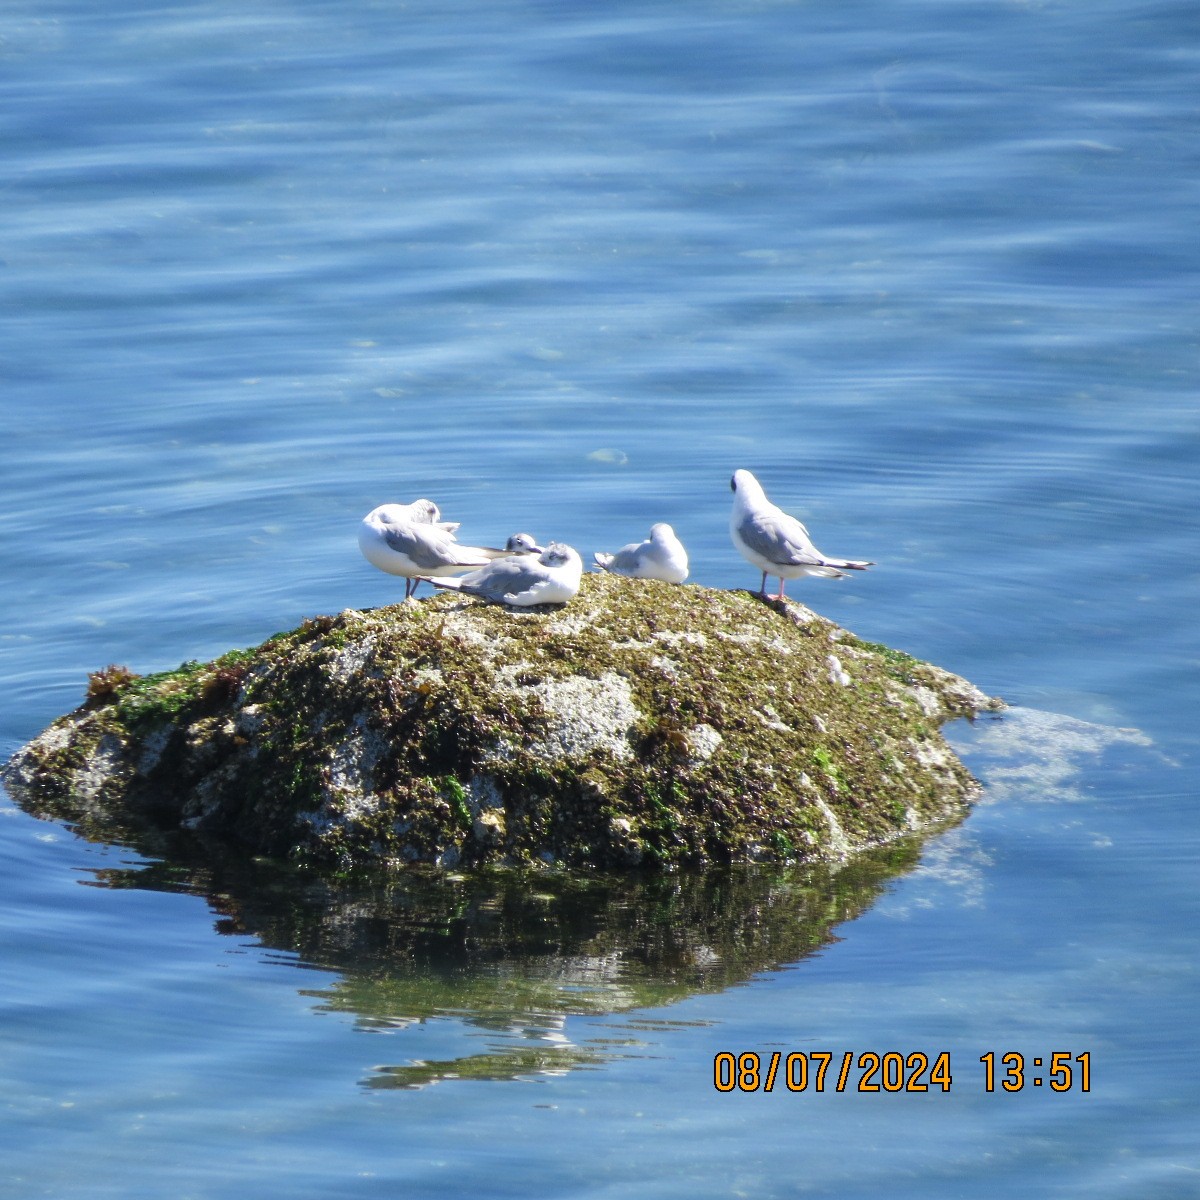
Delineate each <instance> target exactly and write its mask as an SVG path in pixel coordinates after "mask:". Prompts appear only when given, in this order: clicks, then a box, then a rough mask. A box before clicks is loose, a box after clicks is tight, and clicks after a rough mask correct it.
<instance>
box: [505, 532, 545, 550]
mask: <svg viewBox="0 0 1200 1200" xmlns="http://www.w3.org/2000/svg"><path fill="white" fill-rule="evenodd" d="M504 548H505V550H507V551H508V552H509V553H510V554H544V553H545V551H546V548H545V547H544V546H539V545H538V544H537V539H536V538H535V537H534V536H533V534H532V533H514V534H513V535H512V537H510V538H509V539H508V541H507V542H505V543H504Z"/></svg>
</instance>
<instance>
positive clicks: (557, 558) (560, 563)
mask: <svg viewBox="0 0 1200 1200" xmlns="http://www.w3.org/2000/svg"><path fill="white" fill-rule="evenodd" d="M578 558H579V555H578V554H576V553H575V551H574V550H572V549H571V547H570V546H568V545H566V544H565V543H564V542H551V543H550V544H549V545H548V546H547V547H546V548H545V550H543V551H542V554H541V557H540V558H539V559H538V562H540V563H541V564H542V566H543V567H565V566H566V565H567V563H569V562H571V561H572V560H573V559H576V560H577V559H578Z"/></svg>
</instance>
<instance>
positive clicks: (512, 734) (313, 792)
mask: <svg viewBox="0 0 1200 1200" xmlns="http://www.w3.org/2000/svg"><path fill="white" fill-rule="evenodd" d="M998 704H999V702H998V701H993V700H990V699H989V698H988V697H987V696H985V695H984V694H983V693H982V692H980V691H979V690H978V689H977V688H975V687H973V686H972V685H970V684H968V683H966V682H965V681H964V680H962V679H959V678H958V677H956V676H953V675H950V674H949V673H948V672H945V671H942V670H940V669H938V668H936V667H932V666H930V665H929V664H926V663H921V662H918V661H917V660H915V659H913V658H910V657H909V656H907V655H905V654H901V653H899V652H897V651H893V650H889V649H887V648H886V647H882V646H878V645H874V644H871V643H867V642H863V641H860V640H859V639H858V638H856V637H854V636H853V635H851V634H849V633H847V632H846V631H845V630H843V629H840V628H838V627H837V626H836V625H834V624H832V623H831V622H829V621H827V620H825V619H823V618H821V617H819V616H817V615H816V614H815V613H812V612H810V611H809V610H808V609H806V608H804V607H802V606H801V605H798V604H796V603H794V602H791V601H786V602H778V601H764V600H762V599H761V598H759V597H758V596H756V595H754V594H752V593H749V592H732V591H719V590H715V589H711V588H702V587H695V586H684V587H681V586H675V585H670V584H663V583H658V582H656V581H653V580H628V579H620V578H612V577H606V576H590V577H587V578H586V579H585V580H584V584H583V587H582V589H581V591H580V593H579V595H578V597H576V599H575V600H574V601H573V602H572V603H571V604H569V605H567V606H565V607H555V608H543V609H529V610H523V611H515V610H509V609H506V608H502V607H488V606H484V605H480V604H478V603H477V602H475V601H473V600H466V599H464V598H462V597H460V596H457V595H452V594H440V595H437V596H434V597H432V598H431V599H428V600H425V601H423V602H420V603H409V604H401V605H396V606H393V607H390V608H382V609H375V610H372V611H369V612H355V611H349V610H348V611H346V612H343V613H341V614H339V615H338V616H336V617H319V618H316V619H314V620H311V621H306V622H305V623H304V624H303V625H302V626H301V627H300V628H299V629H297V630H295V631H293V632H291V633H286V634H280V635H277V636H276V637H273V638H271V639H270V640H268V641H267V642H264V643H263V644H262V645H261V646H259V647H257V648H255V649H252V650H246V651H234V652H231V653H229V654H226V655H224V656H223V657H221V658H219V659H217V660H216V661H214V662H211V663H196V662H190V663H185V664H183V665H182V666H181V667H180V668H179V669H178V670H175V671H170V672H166V673H163V674H159V675H150V676H144V677H140V676H134V675H132V674H131V673H130V672H128V671H126V670H124V669H123V668H109V669H107V670H106V671H103V672H99V673H97V674H96V675H93V676H92V680H91V686H90V688H89V696H88V699H87V701H86V703H85V704H84V705H83V706H82V707H81V708H79V709H77V710H76V711H75V712H73V713H70V714H69V715H67V716H65V717H62V718H60V719H59V720H58V721H56V722H55V723H54V724H52V725H51V726H50V727H49V728H48V729H47V730H45V731H44V732H43V733H42V734H40V735H39V736H38V737H37V738H35V739H34V740H33V741H32V742H30V743H29V744H28V745H27V746H25V747H24V748H22V749H21V750H20V751H18V753H17V754H16V755H14V757H13V758H12V759H11V760H10V761H9V763H8V764H7V765H6V766H5V768H4V772H3V778H4V782H5V784H6V785H7V787H8V789H9V791H10V792H11V793H12V794H13V795H14V797H15V798H16V799H17V800H18V801H19V802H21V803H22V804H23V805H24V806H25V807H26V808H29V809H31V810H33V811H38V812H43V813H46V814H47V815H51V816H54V817H58V818H61V819H66V820H69V821H72V822H74V823H76V824H77V825H78V827H79V828H80V831H81V832H82V833H83V834H84V835H85V836H92V837H97V838H103V839H105V840H117V841H119V840H122V839H123V838H127V837H128V834H129V831H130V830H135V829H137V828H138V827H139V826H144V825H147V824H149V825H157V826H158V827H160V828H178V827H183V828H185V829H193V830H196V831H197V832H199V833H203V834H205V835H207V836H210V837H211V836H215V837H218V838H225V839H230V840H232V841H236V842H239V843H242V844H244V845H246V846H248V847H250V848H251V849H253V850H255V851H257V852H260V853H266V854H271V855H285V856H290V857H292V858H295V859H298V860H301V861H309V862H314V863H319V864H330V865H334V866H347V865H350V864H355V863H368V862H388V863H407V862H426V863H437V864H440V865H443V866H451V865H459V864H462V865H477V864H485V863H514V864H528V863H538V862H546V863H550V862H555V863H562V864H565V865H569V866H589V867H603V868H612V867H622V866H633V865H638V864H648V865H651V864H652V865H673V864H691V865H704V864H708V863H730V862H740V861H759V860H779V861H788V860H805V859H833V858H840V857H844V856H845V855H847V854H849V853H850V852H852V851H854V850H857V849H860V848H862V847H864V846H868V845H876V844H880V843H883V842H886V841H889V840H892V839H894V838H896V837H897V836H899V835H901V834H905V833H909V832H912V831H914V830H917V829H921V828H924V827H927V826H930V825H932V824H935V823H941V822H944V821H946V820H947V819H952V818H954V817H955V816H959V815H961V814H962V813H963V812H965V810H966V806H967V804H968V803H969V801H970V799H971V797H972V795H973V793H974V791H975V783H974V781H973V779H972V778H971V776H970V775H969V773H968V772H967V770H966V769H965V768H964V767H963V766H962V764H961V763H960V762H959V761H958V760H957V758H956V757H955V756H954V754H953V753H952V751H951V750H950V749H949V747H948V746H947V744H946V743H945V741H944V740H943V739H942V737H941V734H940V733H939V730H938V727H939V725H940V724H941V723H942V722H943V721H945V720H947V719H949V718H952V717H959V716H973V715H974V714H975V713H977V712H979V711H982V710H983V709H987V708H994V707H997V706H998Z"/></svg>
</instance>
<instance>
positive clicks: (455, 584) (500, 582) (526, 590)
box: [430, 542, 583, 608]
mask: <svg viewBox="0 0 1200 1200" xmlns="http://www.w3.org/2000/svg"><path fill="white" fill-rule="evenodd" d="M582 577H583V562H582V560H581V559H580V557H579V555H578V554H577V553H576V552H575V550H574V549H572V547H570V546H567V545H564V544H563V543H562V542H551V543H550V544H549V545H548V546H547V547H546V548H545V550H543V551H542V552H541V554H539V555H538V557H537V558H534V557H533V555H532V554H515V555H512V556H511V557H509V558H499V559H496V561H495V562H490V563H488V564H487V566H486V567H484V568H483V569H482V570H479V571H472V572H471V574H470V575H464V576H463V577H462V578H461V579H431V580H430V583H432V584H433V586H434V587H440V588H452V589H453V590H454V591H457V592H465V593H466V594H467V595H468V596H478V597H479V598H480V599H481V600H487V601H488V602H490V603H492V604H515V605H517V606H518V607H520V608H527V607H528V606H529V605H531V604H565V603H566V602H567V601H568V600H570V599H571V597H572V596H574V595H575V593H576V592H577V591H579V581H580V579H581V578H582Z"/></svg>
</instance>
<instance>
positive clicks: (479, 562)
mask: <svg viewBox="0 0 1200 1200" xmlns="http://www.w3.org/2000/svg"><path fill="white" fill-rule="evenodd" d="M383 540H384V541H385V542H387V544H388V545H389V546H390V547H391V548H392V549H393V550H395V551H396V553H398V554H403V555H405V556H406V557H407V558H409V559H410V560H411V561H412V563H413V565H414V566H416V567H418V568H420V569H422V570H425V571H434V570H437V569H438V568H439V567H451V566H460V567H480V566H483V564H484V563H485V562H487V555H485V554H483V553H481V552H480V551H479V549H478V548H477V547H475V546H460V545H459V544H458V542H456V541H455V540H454V535H453V534H451V533H448V532H447V531H446V530H444V529H439V528H438V527H437V526H436V525H425V524H412V523H409V522H405V523H404V524H393V523H390V522H389V523H388V524H387V525H386V526H385V527H384V530H383Z"/></svg>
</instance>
